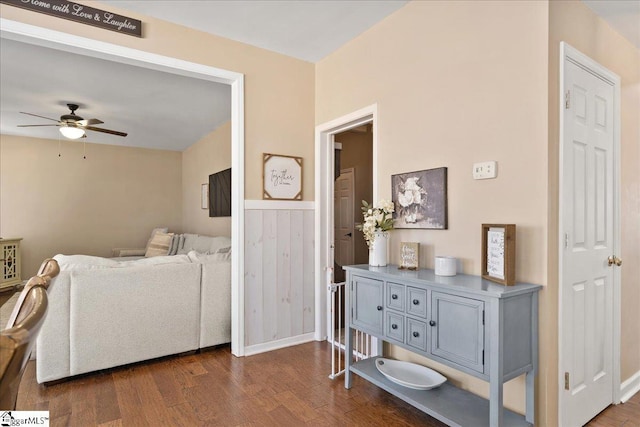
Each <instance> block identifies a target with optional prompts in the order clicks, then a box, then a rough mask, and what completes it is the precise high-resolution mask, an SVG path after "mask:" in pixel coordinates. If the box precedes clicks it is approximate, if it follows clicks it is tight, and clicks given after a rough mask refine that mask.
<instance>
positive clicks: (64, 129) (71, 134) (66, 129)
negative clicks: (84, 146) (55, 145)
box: [60, 126, 84, 139]
mask: <svg viewBox="0 0 640 427" xmlns="http://www.w3.org/2000/svg"><path fill="white" fill-rule="evenodd" d="M60 133H61V134H62V135H63V136H64V137H65V138H69V139H78V138H82V137H83V136H84V129H82V128H78V127H73V126H61V127H60Z"/></svg>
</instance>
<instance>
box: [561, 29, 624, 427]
mask: <svg viewBox="0 0 640 427" xmlns="http://www.w3.org/2000/svg"><path fill="white" fill-rule="evenodd" d="M565 59H567V60H568V61H571V62H572V63H574V64H576V65H577V66H579V67H581V68H583V69H584V70H586V71H588V72H589V73H591V74H593V75H595V76H597V77H598V78H600V79H602V80H604V81H605V82H607V83H609V84H611V85H612V86H613V87H614V102H613V117H614V123H613V133H614V135H613V152H614V158H613V164H614V169H615V173H614V174H613V175H614V178H613V181H614V182H613V187H614V192H613V216H614V218H613V220H614V231H613V239H614V243H613V248H614V251H615V254H616V255H618V256H619V257H620V258H623V257H622V254H621V252H620V233H621V231H620V227H621V222H620V77H619V76H618V75H616V74H615V73H613V72H611V71H610V70H608V69H606V68H605V67H603V66H602V65H600V64H598V63H597V62H595V61H594V60H593V59H591V58H589V57H588V56H586V55H585V54H583V53H581V52H580V51H578V50H577V49H575V48H573V47H571V46H570V45H569V44H567V43H565V42H560V93H559V107H560V108H559V114H560V126H559V132H560V135H559V141H560V143H559V150H560V156H559V182H558V184H559V201H560V203H559V217H558V218H559V227H558V253H559V260H558V261H559V262H558V284H559V286H558V312H559V313H558V340H559V345H558V388H559V398H558V421H560V420H562V419H563V411H564V402H563V395H564V393H563V391H564V372H563V368H564V360H563V355H562V352H561V349H562V345H561V343H562V340H563V337H562V330H563V328H562V318H563V317H562V313H563V311H562V310H563V307H562V277H563V262H564V259H563V258H564V257H563V254H564V237H563V236H564V234H565V232H566V230H564V226H563V224H562V218H563V204H562V200H563V196H564V194H563V184H564V178H563V167H562V165H563V160H564V156H563V146H564V144H565V141H564V126H565V123H564V109H565V106H564V102H565V99H564V94H565V91H566V88H565V87H564V77H565V67H564V62H565ZM620 286H621V284H620V269H618V268H614V269H613V402H612V403H619V402H620V394H621V389H620V329H621V309H620V305H621V291H620Z"/></svg>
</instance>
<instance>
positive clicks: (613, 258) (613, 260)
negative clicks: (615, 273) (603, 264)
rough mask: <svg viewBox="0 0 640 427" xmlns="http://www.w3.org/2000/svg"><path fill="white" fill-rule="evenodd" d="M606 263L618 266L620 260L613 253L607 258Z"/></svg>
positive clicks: (620, 263)
mask: <svg viewBox="0 0 640 427" xmlns="http://www.w3.org/2000/svg"><path fill="white" fill-rule="evenodd" d="M607 264H608V265H609V267H611V266H612V265H614V264H615V265H617V266H618V267H620V266H621V265H622V260H621V259H620V258H618V257H617V256H615V255H611V256H610V257H609V258H607Z"/></svg>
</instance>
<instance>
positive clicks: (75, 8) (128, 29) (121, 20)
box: [0, 0, 142, 37]
mask: <svg viewBox="0 0 640 427" xmlns="http://www.w3.org/2000/svg"><path fill="white" fill-rule="evenodd" d="M0 3H3V4H8V5H11V6H15V7H19V8H22V9H27V10H31V11H33V12H38V13H44V14H46V15H51V16H56V17H58V18H62V19H67V20H69V21H75V22H80V23H82V24H87V25H91V26H93V27H98V28H103V29H105V30H110V31H115V32H116V33H122V34H127V35H129V36H134V37H142V21H140V20H139V19H133V18H129V17H126V16H122V15H117V14H115V13H111V12H107V11H106V10H101V9H96V8H95V7H90V6H86V5H84V4H79V3H74V2H72V1H67V0H0Z"/></svg>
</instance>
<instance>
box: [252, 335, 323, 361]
mask: <svg viewBox="0 0 640 427" xmlns="http://www.w3.org/2000/svg"><path fill="white" fill-rule="evenodd" d="M315 340H316V339H315V333H314V332H310V333H308V334H302V335H296V336H295V337H289V338H283V339H281V340H276V341H269V342H265V343H262V344H254V345H248V346H246V347H245V348H244V355H245V356H252V355H254V354H259V353H265V352H267V351H272V350H278V349H280V348H284V347H291V346H294V345H298V344H304V343H306V342H309V341H315Z"/></svg>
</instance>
